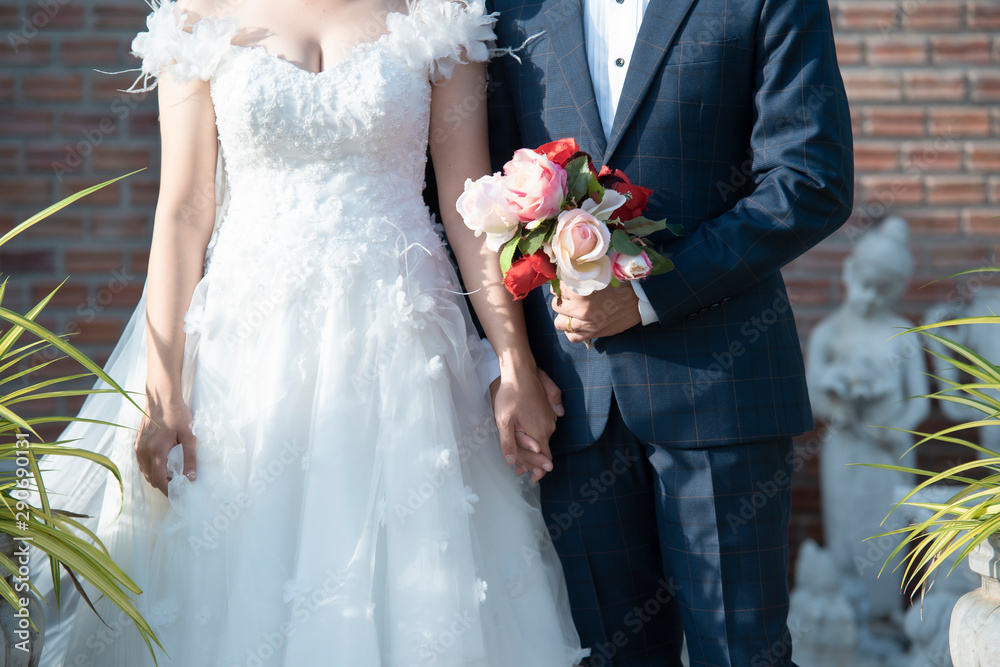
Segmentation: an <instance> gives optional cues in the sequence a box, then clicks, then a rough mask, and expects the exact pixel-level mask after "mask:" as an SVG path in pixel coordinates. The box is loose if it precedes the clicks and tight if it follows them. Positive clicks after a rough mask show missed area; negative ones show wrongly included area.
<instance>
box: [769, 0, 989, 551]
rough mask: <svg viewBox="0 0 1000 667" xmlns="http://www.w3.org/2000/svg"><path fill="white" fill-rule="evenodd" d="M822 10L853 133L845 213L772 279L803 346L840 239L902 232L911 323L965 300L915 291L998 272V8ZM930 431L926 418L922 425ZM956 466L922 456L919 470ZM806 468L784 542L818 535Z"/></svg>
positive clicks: (873, 5) (840, 4)
mask: <svg viewBox="0 0 1000 667" xmlns="http://www.w3.org/2000/svg"><path fill="white" fill-rule="evenodd" d="M831 10H832V12H833V20H834V30H835V33H836V36H837V54H838V58H839V60H840V65H841V71H842V72H843V76H844V83H845V85H846V87H847V93H848V98H849V99H850V103H851V119H852V123H853V126H854V148H855V170H856V196H855V213H854V215H853V216H852V218H851V220H850V221H849V222H848V224H847V225H846V226H845V228H844V229H843V230H842V231H841V232H838V233H837V234H835V235H834V236H833V237H831V238H830V239H828V240H827V241H825V242H824V243H822V244H820V245H819V246H818V247H816V248H815V249H813V250H812V251H810V252H809V253H807V254H806V255H805V256H803V257H802V258H800V259H799V260H798V261H796V262H794V263H793V264H792V265H791V266H789V267H788V268H787V269H786V270H785V272H784V274H785V277H786V279H787V281H788V285H789V292H790V296H791V299H792V303H793V305H794V307H795V311H796V315H797V318H798V322H799V324H800V327H801V330H802V334H803V338H804V339H805V337H806V336H807V335H808V332H809V331H810V329H811V328H812V326H813V325H814V324H815V322H816V321H817V320H818V319H819V318H821V317H823V316H824V315H825V314H826V313H828V312H829V311H830V309H831V308H833V307H834V306H835V305H836V304H837V303H838V302H839V301H840V299H841V296H842V287H841V285H840V279H839V276H840V266H841V262H842V261H843V258H844V257H845V255H846V254H847V253H848V252H849V251H850V249H851V245H852V241H853V240H856V239H857V237H858V235H859V233H860V232H862V231H864V230H866V229H868V228H870V227H871V226H872V224H874V223H876V222H878V221H879V220H881V219H882V218H883V217H884V216H885V215H887V214H890V213H896V214H899V215H902V216H903V217H904V218H906V219H907V220H908V221H909V223H910V233H911V237H912V246H913V254H914V257H915V259H916V276H915V278H914V279H913V281H912V284H911V288H910V290H909V291H908V292H907V294H906V295H905V297H904V301H903V304H902V306H901V310H902V311H903V312H904V313H905V314H906V315H907V316H909V317H911V318H913V319H917V318H919V317H920V316H921V315H922V313H923V312H924V310H925V309H926V308H927V307H928V306H930V305H931V304H932V303H934V302H936V301H938V300H941V299H943V298H948V297H950V298H952V299H955V298H958V299H963V298H966V296H965V295H964V293H963V284H962V283H957V282H956V281H944V282H941V283H938V284H935V285H933V286H930V287H924V288H921V286H922V285H925V284H926V283H928V282H929V281H931V280H934V279H936V278H940V277H942V276H945V275H948V274H951V273H954V272H956V271H960V270H964V269H969V268H973V267H976V266H980V265H982V264H994V265H996V264H998V263H1000V262H997V261H996V255H997V251H998V250H1000V219H997V216H1000V106H998V102H1000V2H997V0H973V1H971V2H962V1H959V0H832V1H831ZM994 282H996V283H998V284H1000V278H994ZM941 424H942V421H941V418H940V416H938V415H937V414H936V413H935V414H934V415H932V417H931V419H930V420H929V421H928V422H927V424H925V426H927V427H933V426H936V425H941ZM956 457H957V453H956V452H954V451H949V450H946V449H944V448H940V447H938V448H935V447H930V448H928V449H927V451H926V452H924V454H923V462H924V463H925V464H927V465H931V466H935V465H938V466H939V465H941V464H942V462H943V461H947V460H954V459H955V458H956ZM818 461H819V457H818V456H810V457H808V464H807V466H806V467H805V468H804V469H803V471H802V474H800V475H799V476H798V478H797V479H796V480H795V488H794V491H793V495H794V510H795V512H794V519H793V527H792V539H793V542H795V543H797V542H799V541H800V540H801V539H803V538H804V537H806V536H811V537H815V538H817V539H819V538H821V536H822V525H821V521H820V504H819V494H818V480H817V476H818V465H817V464H818Z"/></svg>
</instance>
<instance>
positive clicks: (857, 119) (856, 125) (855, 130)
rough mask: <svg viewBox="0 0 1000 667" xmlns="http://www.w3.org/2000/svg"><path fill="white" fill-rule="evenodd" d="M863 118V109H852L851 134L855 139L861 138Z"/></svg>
mask: <svg viewBox="0 0 1000 667" xmlns="http://www.w3.org/2000/svg"><path fill="white" fill-rule="evenodd" d="M863 118H864V117H863V116H862V114H861V109H859V108H857V107H852V108H851V134H853V135H854V136H855V137H860V136H861V134H862V130H863V127H864V121H863Z"/></svg>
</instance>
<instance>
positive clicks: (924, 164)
mask: <svg viewBox="0 0 1000 667" xmlns="http://www.w3.org/2000/svg"><path fill="white" fill-rule="evenodd" d="M902 163H903V169H905V170H906V171H907V172H914V171H919V172H938V171H961V169H962V150H961V148H959V147H958V146H957V145H954V143H953V142H946V141H942V140H940V139H939V140H938V141H937V142H930V141H925V142H907V143H905V144H903V146H902Z"/></svg>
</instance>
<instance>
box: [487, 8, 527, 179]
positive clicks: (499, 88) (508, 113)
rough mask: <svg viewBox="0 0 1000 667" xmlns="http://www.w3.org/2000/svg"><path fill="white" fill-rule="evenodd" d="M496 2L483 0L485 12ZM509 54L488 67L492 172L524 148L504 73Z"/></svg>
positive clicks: (499, 36) (488, 109) (491, 9)
mask: <svg viewBox="0 0 1000 667" xmlns="http://www.w3.org/2000/svg"><path fill="white" fill-rule="evenodd" d="M495 5H496V3H495V2H491V0H486V7H487V11H494V9H495ZM497 34H498V38H497V46H498V47H501V48H502V47H508V46H511V45H510V44H504V43H503V42H502V40H503V37H502V34H501V31H500V30H497ZM509 57H510V56H505V55H499V56H497V57H494V58H492V59H491V60H490V62H489V66H488V69H487V73H488V76H489V82H488V85H487V88H488V90H489V98H488V101H487V115H488V118H489V128H490V161H491V164H492V168H493V171H494V172H496V171H500V170H501V169H502V168H503V165H504V164H505V163H506V162H507V161H508V160H510V158H511V156H512V155H513V154H514V151H516V150H517V149H519V148H523V146H522V145H521V133H520V131H519V130H518V127H517V115H516V113H515V109H514V101H513V98H512V97H511V91H510V88H509V86H508V83H507V81H506V79H505V76H504V62H505V60H506V59H507V58H509Z"/></svg>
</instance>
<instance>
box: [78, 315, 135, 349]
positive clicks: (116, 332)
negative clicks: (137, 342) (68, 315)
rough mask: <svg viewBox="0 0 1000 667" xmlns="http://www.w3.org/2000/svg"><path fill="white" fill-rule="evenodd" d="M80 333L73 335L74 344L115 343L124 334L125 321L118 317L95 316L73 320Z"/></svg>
mask: <svg viewBox="0 0 1000 667" xmlns="http://www.w3.org/2000/svg"><path fill="white" fill-rule="evenodd" d="M72 322H73V323H74V324H75V325H76V329H77V331H78V333H77V334H76V335H75V336H73V343H74V345H81V344H85V343H109V344H114V343H115V342H116V341H117V340H118V337H119V336H121V335H122V329H124V328H125V327H124V323H123V322H122V321H121V320H120V319H118V318H108V317H95V318H93V319H90V320H89V321H88V319H87V318H83V319H76V320H72Z"/></svg>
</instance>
